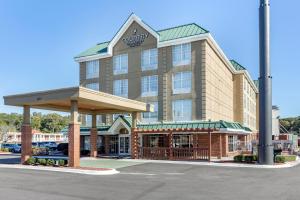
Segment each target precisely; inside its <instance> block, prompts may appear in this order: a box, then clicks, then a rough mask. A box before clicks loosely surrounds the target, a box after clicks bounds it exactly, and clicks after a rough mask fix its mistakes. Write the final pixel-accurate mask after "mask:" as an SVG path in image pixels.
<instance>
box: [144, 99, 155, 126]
mask: <svg viewBox="0 0 300 200" xmlns="http://www.w3.org/2000/svg"><path fill="white" fill-rule="evenodd" d="M149 103H150V104H152V105H153V106H154V112H143V113H142V121H143V122H156V121H157V119H158V102H157V101H156V102H149Z"/></svg>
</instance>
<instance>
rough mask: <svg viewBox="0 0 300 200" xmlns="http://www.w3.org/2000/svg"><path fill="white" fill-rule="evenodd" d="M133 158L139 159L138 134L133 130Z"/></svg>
mask: <svg viewBox="0 0 300 200" xmlns="http://www.w3.org/2000/svg"><path fill="white" fill-rule="evenodd" d="M131 158H132V159H138V133H137V132H135V129H131Z"/></svg>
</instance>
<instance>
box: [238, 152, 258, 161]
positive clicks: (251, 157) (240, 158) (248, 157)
mask: <svg viewBox="0 0 300 200" xmlns="http://www.w3.org/2000/svg"><path fill="white" fill-rule="evenodd" d="M233 159H234V162H246V163H252V162H255V161H257V156H256V155H242V154H241V155H237V156H234V157H233Z"/></svg>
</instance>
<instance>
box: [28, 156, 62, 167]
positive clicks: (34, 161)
mask: <svg viewBox="0 0 300 200" xmlns="http://www.w3.org/2000/svg"><path fill="white" fill-rule="evenodd" d="M26 164H27V165H33V166H38V165H41V166H53V167H66V166H67V164H68V163H67V161H66V160H64V159H52V158H35V157H30V158H28V160H27V161H26Z"/></svg>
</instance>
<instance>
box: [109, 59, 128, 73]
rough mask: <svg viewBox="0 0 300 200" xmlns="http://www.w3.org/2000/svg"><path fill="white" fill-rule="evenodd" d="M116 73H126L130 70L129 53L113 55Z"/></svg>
mask: <svg viewBox="0 0 300 200" xmlns="http://www.w3.org/2000/svg"><path fill="white" fill-rule="evenodd" d="M113 68H114V75H116V74H126V73H127V72H128V54H121V55H117V56H114V57H113Z"/></svg>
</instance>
